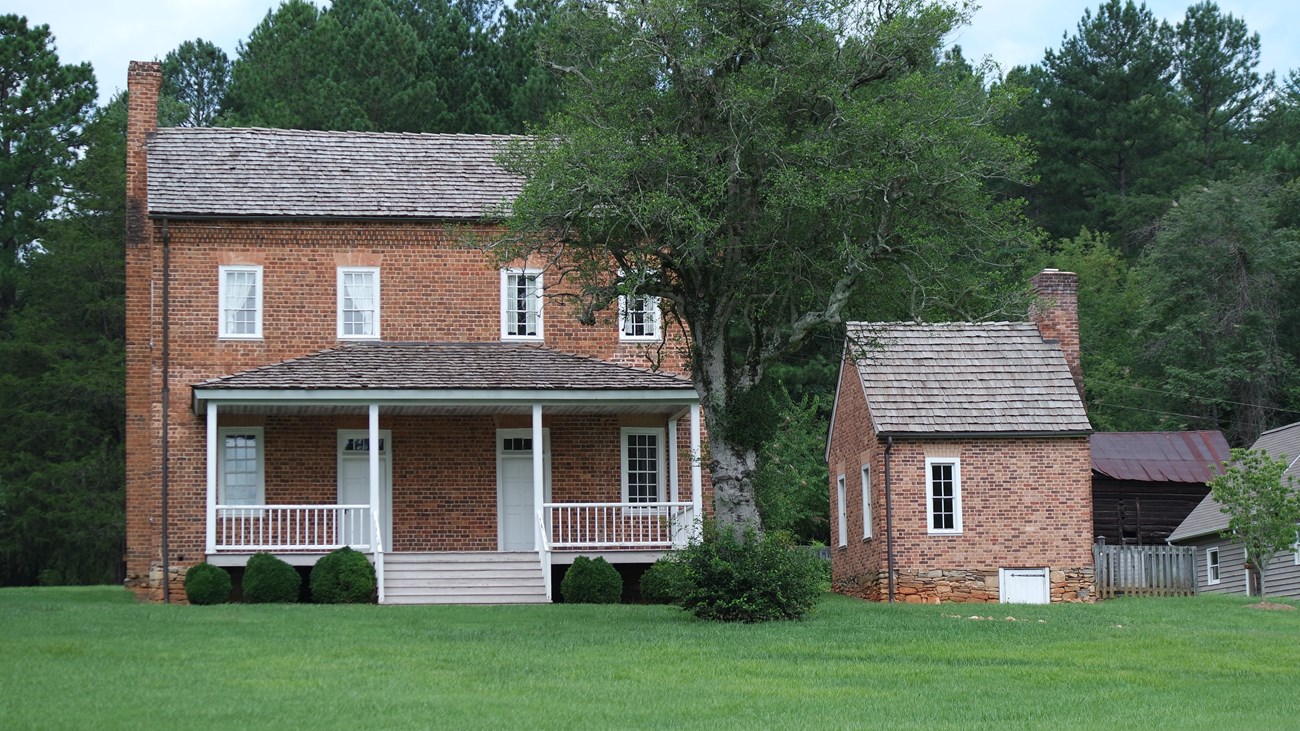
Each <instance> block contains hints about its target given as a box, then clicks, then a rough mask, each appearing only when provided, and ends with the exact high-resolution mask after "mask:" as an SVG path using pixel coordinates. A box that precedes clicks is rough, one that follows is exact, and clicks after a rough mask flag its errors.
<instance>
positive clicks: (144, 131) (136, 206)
mask: <svg viewBox="0 0 1300 731" xmlns="http://www.w3.org/2000/svg"><path fill="white" fill-rule="evenodd" d="M126 92H127V97H126V101H127V111H126V245H127V248H133V247H136V246H141V245H144V244H147V243H148V241H147V240H146V239H147V237H148V235H149V228H148V219H147V216H148V200H147V198H148V192H149V172H148V170H147V168H146V165H147V164H148V157H147V155H146V154H145V144H146V143H148V142H149V135H150V133H152V132H153V131H154V130H156V129H158V95H159V93H161V92H162V64H160V63H158V62H157V61H132V62H131V65H130V66H129V67H128V68H127V72H126Z"/></svg>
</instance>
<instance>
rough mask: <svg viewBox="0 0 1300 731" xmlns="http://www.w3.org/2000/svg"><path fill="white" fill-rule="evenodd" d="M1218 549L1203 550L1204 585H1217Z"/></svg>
mask: <svg viewBox="0 0 1300 731" xmlns="http://www.w3.org/2000/svg"><path fill="white" fill-rule="evenodd" d="M1219 581H1220V578H1219V549H1218V547H1214V548H1207V549H1205V583H1206V584H1217V583H1219Z"/></svg>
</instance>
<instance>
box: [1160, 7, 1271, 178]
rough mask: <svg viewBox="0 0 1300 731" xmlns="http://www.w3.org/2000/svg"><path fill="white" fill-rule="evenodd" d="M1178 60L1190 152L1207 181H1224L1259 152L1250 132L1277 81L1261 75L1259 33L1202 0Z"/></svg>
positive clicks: (1185, 26)
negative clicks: (1252, 144) (1248, 140)
mask: <svg viewBox="0 0 1300 731" xmlns="http://www.w3.org/2000/svg"><path fill="white" fill-rule="evenodd" d="M1177 39H1178V50H1177V53H1176V55H1175V64H1176V66H1177V68H1178V83H1179V87H1180V91H1181V92H1182V97H1183V98H1182V107H1183V113H1184V117H1185V118H1186V119H1187V122H1188V127H1189V130H1188V134H1187V135H1186V137H1185V140H1184V146H1185V148H1186V149H1187V153H1186V154H1187V155H1188V156H1189V157H1191V159H1192V160H1193V161H1194V162H1195V163H1196V164H1197V165H1198V166H1199V167H1200V175H1199V177H1200V178H1201V179H1202V180H1219V179H1222V178H1223V177H1224V176H1225V175H1226V174H1228V173H1229V172H1231V171H1232V170H1233V168H1234V167H1235V164H1236V163H1240V162H1242V161H1243V160H1244V158H1245V157H1246V155H1247V154H1248V153H1251V152H1253V150H1252V148H1251V147H1250V146H1248V145H1247V144H1245V143H1246V132H1247V130H1248V125H1249V124H1250V122H1251V121H1252V118H1253V117H1254V116H1255V115H1256V114H1257V113H1258V111H1259V104H1260V101H1261V100H1262V98H1263V96H1264V94H1265V92H1266V91H1267V90H1268V88H1269V86H1270V85H1271V79H1262V78H1260V75H1259V71H1258V68H1259V50H1260V47H1259V34H1258V33H1251V32H1250V31H1249V30H1247V28H1246V22H1245V21H1244V20H1241V19H1240V18H1236V17H1233V16H1232V14H1227V15H1224V14H1223V12H1222V11H1221V10H1219V6H1218V5H1216V4H1215V3H1213V2H1211V1H1210V0H1202V2H1199V3H1196V4H1195V5H1192V6H1191V7H1189V8H1188V9H1187V16H1186V18H1185V20H1184V21H1183V22H1182V23H1179V24H1178V29H1177Z"/></svg>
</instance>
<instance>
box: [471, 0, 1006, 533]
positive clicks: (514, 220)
mask: <svg viewBox="0 0 1300 731" xmlns="http://www.w3.org/2000/svg"><path fill="white" fill-rule="evenodd" d="M964 19H965V17H964V16H963V15H962V13H961V12H960V11H958V10H956V9H954V8H952V7H950V6H948V5H945V4H941V3H930V2H921V1H919V0H905V1H904V2H893V1H888V2H887V1H886V0H879V1H878V2H871V3H867V4H866V7H864V6H862V5H847V6H846V5H841V4H837V3H834V2H828V1H826V0H798V1H796V2H784V1H777V0H746V2H742V3H738V4H737V3H733V4H730V5H725V4H724V5H719V4H717V3H711V2H706V1H704V0H681V1H680V2H678V1H667V2H648V3H634V4H622V3H608V4H606V3H594V4H588V5H574V6H573V7H572V8H570V9H568V10H567V11H566V12H563V13H558V14H556V15H554V16H553V17H552V18H551V19H550V21H549V22H548V25H547V33H546V35H545V38H544V39H543V42H542V44H541V52H542V57H543V59H544V61H545V62H546V63H547V64H548V65H550V66H551V67H552V68H556V69H562V70H563V71H562V77H561V84H562V91H563V94H564V97H565V106H564V109H563V110H562V111H561V112H559V113H557V114H556V115H554V116H553V117H552V118H551V120H550V124H549V126H548V127H547V128H546V129H545V134H544V135H543V136H542V137H540V138H539V139H537V140H535V141H533V142H531V143H520V144H519V145H517V146H515V147H514V148H513V149H511V150H510V151H509V152H508V153H507V154H506V155H505V156H504V160H503V162H504V163H505V164H506V166H507V167H508V168H509V169H511V170H513V171H515V172H518V173H520V174H522V175H523V176H524V178H525V180H526V181H527V183H526V185H525V188H524V190H523V192H522V194H521V195H520V196H519V197H518V198H517V199H516V200H515V201H514V203H513V204H512V207H511V217H510V219H509V231H508V233H507V234H505V235H503V236H502V237H500V239H499V240H498V241H496V242H495V250H496V253H497V254H498V256H499V257H500V258H501V259H502V260H505V261H508V260H514V259H516V258H518V257H524V256H531V257H535V258H536V259H535V260H540V261H546V262H551V263H552V267H553V268H554V269H556V270H557V271H556V273H555V274H554V276H557V277H561V278H564V279H566V280H569V281H573V282H575V286H576V287H578V288H579V289H580V290H581V291H580V292H579V295H578V299H580V300H581V302H580V303H579V304H578V308H579V309H580V310H581V312H580V313H579V314H580V316H581V315H582V314H584V313H590V312H591V311H594V310H598V309H603V308H605V307H609V306H611V305H612V303H613V298H614V296H615V295H616V294H617V293H618V292H619V291H620V288H623V287H624V285H625V284H627V282H626V281H624V280H625V279H628V280H634V284H635V286H636V288H637V289H638V291H640V292H642V293H644V294H649V295H656V296H659V297H661V301H662V302H664V303H665V304H666V306H667V307H668V310H669V314H670V316H671V317H675V318H676V319H678V320H679V321H680V322H681V323H682V324H684V326H685V329H686V331H687V334H688V335H689V343H690V350H689V356H690V361H691V363H690V365H691V368H690V370H691V373H692V375H693V378H694V379H695V382H696V386H697V388H698V389H699V391H700V392H701V394H702V395H703V397H704V398H703V407H704V410H705V419H706V421H707V422H708V423H709V424H710V425H719V426H721V427H722V428H721V429H720V430H719V431H715V432H714V433H712V434H711V436H712V441H711V442H710V452H711V455H710V456H711V468H712V473H713V478H714V486H715V492H716V495H717V499H716V504H717V507H718V509H719V518H720V519H721V520H724V521H727V522H732V523H739V522H747V521H756V520H758V514H757V511H756V510H755V508H754V496H753V488H752V484H751V483H750V479H751V477H752V472H753V470H754V468H755V465H756V462H757V460H756V453H755V449H756V446H757V445H756V442H757V441H759V440H758V439H756V438H755V434H753V433H750V432H752V430H751V429H750V428H749V427H751V426H762V424H761V423H760V424H751V423H748V420H747V415H749V414H751V413H766V410H765V409H762V408H759V409H757V410H755V409H754V408H753V407H754V406H755V405H756V404H758V405H762V403H763V402H764V399H765V398H766V394H769V393H770V392H769V391H767V390H765V389H766V387H765V386H764V384H763V381H764V378H765V368H766V367H767V366H768V365H770V364H771V363H774V362H777V361H778V360H780V359H781V358H782V357H783V356H784V355H786V354H789V353H792V352H795V351H797V350H798V349H799V348H800V347H801V346H802V345H803V344H804V343H805V342H806V341H807V340H808V338H809V337H810V336H812V334H813V333H817V332H825V328H827V327H834V326H835V325H837V324H838V323H839V322H840V321H841V320H842V319H843V317H844V315H845V313H846V309H845V308H846V306H847V304H848V303H849V302H851V301H853V300H854V298H855V297H856V296H860V295H861V293H862V292H863V291H864V290H866V289H867V288H869V286H870V283H871V282H873V281H875V278H876V277H877V276H879V275H880V274H881V272H888V273H890V274H891V275H894V276H897V278H898V281H906V277H905V276H904V274H903V273H904V272H911V273H914V274H915V273H917V272H920V273H921V274H920V275H919V276H916V277H915V278H914V280H913V281H915V279H927V280H928V279H930V278H931V277H929V276H928V275H929V274H930V272H931V269H932V268H933V267H937V266H941V265H940V264H937V263H936V262H948V261H961V260H965V261H970V260H984V259H985V258H986V255H989V254H990V252H995V251H1002V250H1005V249H1007V248H1010V247H1013V246H1016V245H1018V244H1020V243H1021V242H1023V241H1025V240H1027V239H1028V238H1029V237H1030V236H1029V234H1028V232H1027V230H1026V228H1025V227H1024V226H1023V221H1021V219H1020V218H1019V217H1018V214H1017V206H1016V205H1015V204H1010V203H1003V202H998V201H995V200H994V199H993V197H992V194H991V192H990V190H989V188H988V186H987V182H988V181H990V180H993V179H1003V178H1012V179H1019V176H1020V175H1021V174H1022V173H1023V171H1024V167H1025V165H1026V164H1027V158H1026V156H1025V155H1024V153H1023V151H1022V149H1021V148H1020V146H1019V145H1018V144H1017V142H1016V141H1014V140H1012V139H1009V138H1007V137H1005V136H1003V135H1001V134H999V133H998V132H997V131H996V130H995V129H994V127H993V121H994V120H996V119H998V118H999V117H1000V116H1001V115H1002V114H1003V113H1005V112H1006V111H1007V110H1008V109H1010V108H1011V106H1012V103H1013V101H1014V99H1013V98H1012V97H1011V96H1009V95H1006V94H1001V93H990V92H989V91H988V90H987V89H985V87H984V85H983V83H982V79H981V78H979V77H978V76H975V75H972V74H971V73H970V71H969V67H967V66H965V65H963V64H959V63H955V62H943V61H941V59H940V53H941V51H942V49H943V45H944V37H945V35H946V34H947V33H948V32H949V31H951V30H952V29H953V28H954V27H956V26H957V25H958V24H960V23H961V22H963V21H964ZM557 241H558V242H559V243H560V244H561V245H562V246H563V251H564V254H565V257H566V258H565V259H564V260H563V261H559V260H557V259H556V258H555V257H554V256H553V254H555V253H556V250H555V246H556V244H557ZM972 242H977V243H975V244H972ZM976 249H978V251H975V250H976ZM963 254H965V256H964V257H963ZM611 260H612V261H613V262H615V263H616V264H617V267H611V266H610V262H611ZM611 269H621V270H622V271H623V272H624V273H625V274H624V275H622V276H621V277H619V276H615V275H613V274H612V272H611ZM646 272H654V273H655V274H654V275H653V276H646V275H645V273H646ZM548 276H552V275H548ZM894 296H895V297H897V294H896V293H895V294H894ZM742 427H743V428H742ZM733 435H734V436H733Z"/></svg>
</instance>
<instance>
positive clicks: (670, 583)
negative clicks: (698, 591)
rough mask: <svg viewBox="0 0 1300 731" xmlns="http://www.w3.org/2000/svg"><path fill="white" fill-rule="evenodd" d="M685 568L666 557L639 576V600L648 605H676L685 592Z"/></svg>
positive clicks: (670, 557)
mask: <svg viewBox="0 0 1300 731" xmlns="http://www.w3.org/2000/svg"><path fill="white" fill-rule="evenodd" d="M685 580H686V566H685V565H684V564H683V563H682V562H681V561H679V560H678V559H677V557H676V556H674V555H671V554H670V555H667V556H664V557H662V558H660V559H659V560H657V561H655V562H654V563H652V564H650V568H648V569H646V570H645V573H643V574H641V598H642V599H643V600H645V601H646V602H648V603H650V604H678V603H680V602H681V600H682V594H683V593H684V591H685V585H684V582H685Z"/></svg>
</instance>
